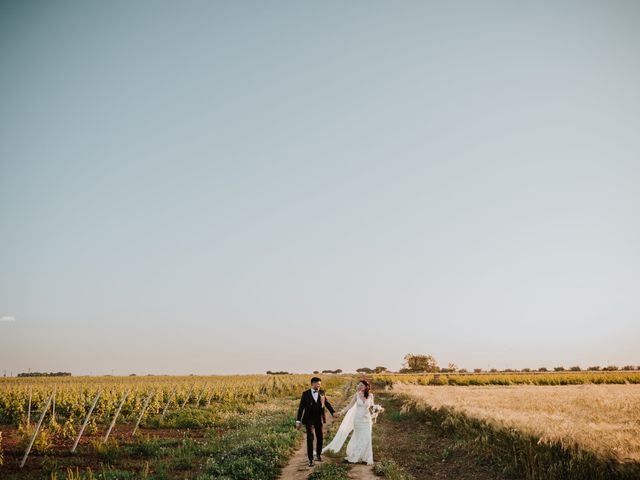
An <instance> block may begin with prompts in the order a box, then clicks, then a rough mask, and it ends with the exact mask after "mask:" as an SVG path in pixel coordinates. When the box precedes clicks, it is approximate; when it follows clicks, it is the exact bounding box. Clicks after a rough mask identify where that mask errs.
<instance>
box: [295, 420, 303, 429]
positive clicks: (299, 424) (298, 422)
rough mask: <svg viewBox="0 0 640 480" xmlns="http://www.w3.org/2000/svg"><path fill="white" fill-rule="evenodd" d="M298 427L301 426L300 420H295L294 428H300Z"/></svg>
mask: <svg viewBox="0 0 640 480" xmlns="http://www.w3.org/2000/svg"><path fill="white" fill-rule="evenodd" d="M300 427H302V422H301V421H300V420H296V430H300Z"/></svg>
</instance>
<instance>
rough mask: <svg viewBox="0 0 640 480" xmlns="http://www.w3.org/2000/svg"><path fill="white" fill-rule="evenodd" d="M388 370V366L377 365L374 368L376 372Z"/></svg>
mask: <svg viewBox="0 0 640 480" xmlns="http://www.w3.org/2000/svg"><path fill="white" fill-rule="evenodd" d="M386 371H387V367H376V368H374V369H373V372H374V373H382V372H386Z"/></svg>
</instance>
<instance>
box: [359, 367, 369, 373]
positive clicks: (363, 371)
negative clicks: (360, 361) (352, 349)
mask: <svg viewBox="0 0 640 480" xmlns="http://www.w3.org/2000/svg"><path fill="white" fill-rule="evenodd" d="M356 372H358V373H373V370H371V369H370V368H369V367H361V368H358V369H357V370H356Z"/></svg>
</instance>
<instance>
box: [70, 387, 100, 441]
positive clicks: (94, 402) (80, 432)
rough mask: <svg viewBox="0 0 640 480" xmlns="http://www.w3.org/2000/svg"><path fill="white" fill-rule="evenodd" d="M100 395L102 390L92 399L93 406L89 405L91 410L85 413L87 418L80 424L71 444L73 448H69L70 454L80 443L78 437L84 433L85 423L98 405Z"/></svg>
mask: <svg viewBox="0 0 640 480" xmlns="http://www.w3.org/2000/svg"><path fill="white" fill-rule="evenodd" d="M101 393H102V389H100V390H98V393H97V394H96V398H94V399H93V404H92V405H91V408H90V409H89V412H88V413H87V416H86V417H85V419H84V423H83V424H82V427H81V428H80V431H79V432H78V436H77V437H76V441H75V442H73V447H71V451H72V452H75V451H76V447H77V446H78V443H79V442H80V437H82V433H83V432H84V429H85V428H86V427H87V423H89V417H90V416H91V414H92V413H93V409H94V408H96V404H97V403H98V399H99V398H100V394H101Z"/></svg>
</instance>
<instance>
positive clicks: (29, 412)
mask: <svg viewBox="0 0 640 480" xmlns="http://www.w3.org/2000/svg"><path fill="white" fill-rule="evenodd" d="M32 391H33V385H29V408H28V409H27V427H28V426H29V425H31V392H32Z"/></svg>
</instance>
